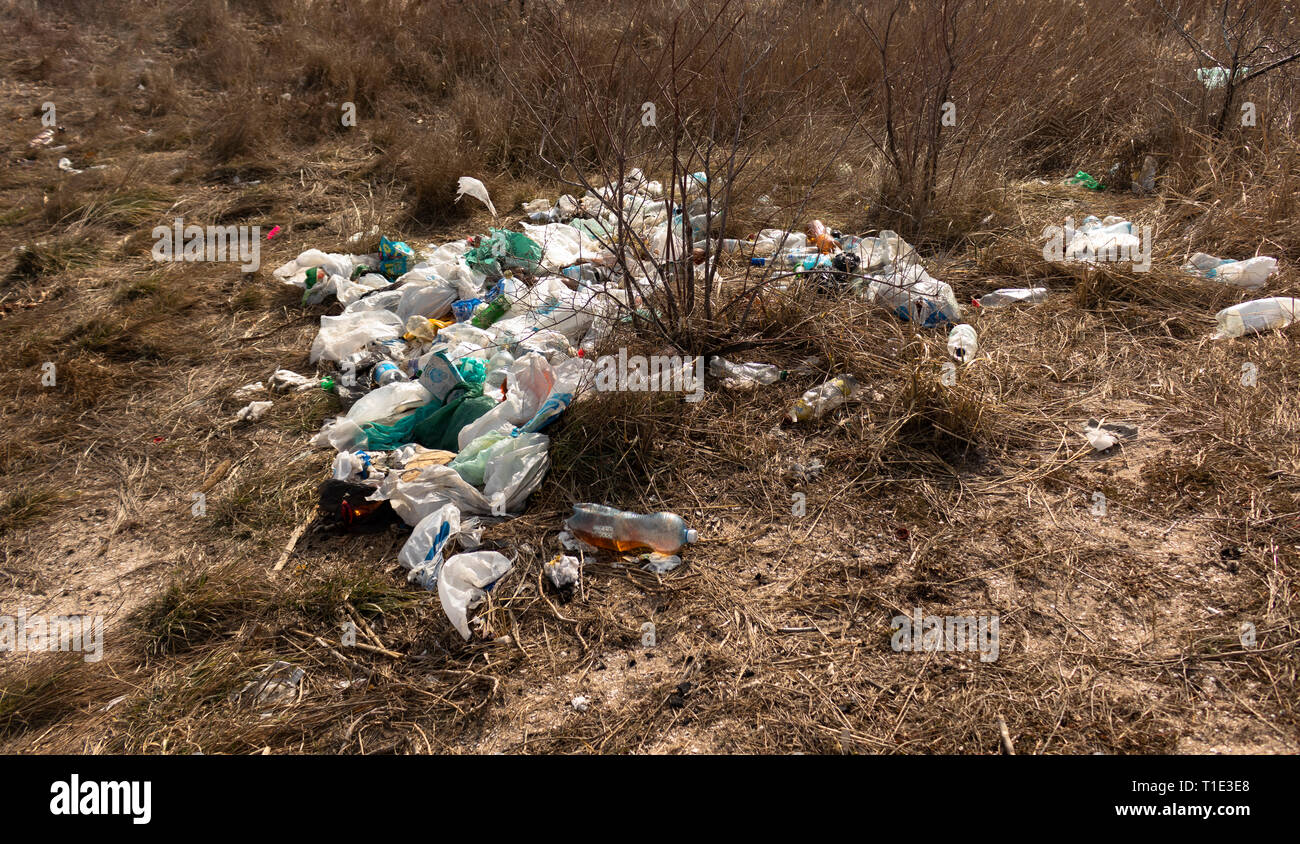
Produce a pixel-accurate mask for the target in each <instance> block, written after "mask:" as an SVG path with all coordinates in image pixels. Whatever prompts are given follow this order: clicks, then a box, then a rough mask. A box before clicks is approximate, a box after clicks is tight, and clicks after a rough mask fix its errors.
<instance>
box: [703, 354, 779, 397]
mask: <svg viewBox="0 0 1300 844" xmlns="http://www.w3.org/2000/svg"><path fill="white" fill-rule="evenodd" d="M709 374H710V375H712V376H713V377H714V378H717V379H719V380H720V381H722V385H723V386H724V387H726V388H727V389H729V390H748V389H753V388H754V387H757V386H759V385H760V384H775V383H776V382H777V381H782V380H784V379H785V377H786V375H787V373H786V371H785V370H784V369H778V368H777V367H775V366H772V365H771V364H767V363H732V362H730V361H728V360H726V359H724V358H720V357H714V358H710V359H709Z"/></svg>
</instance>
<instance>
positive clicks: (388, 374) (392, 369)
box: [370, 360, 410, 387]
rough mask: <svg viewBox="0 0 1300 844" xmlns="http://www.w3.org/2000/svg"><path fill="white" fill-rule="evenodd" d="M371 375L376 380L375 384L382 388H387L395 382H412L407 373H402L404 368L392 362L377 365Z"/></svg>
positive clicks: (385, 361)
mask: <svg viewBox="0 0 1300 844" xmlns="http://www.w3.org/2000/svg"><path fill="white" fill-rule="evenodd" d="M370 375H371V377H372V378H374V380H375V383H376V384H378V385H379V386H381V387H387V386H388V385H389V384H391V383H393V382H394V381H407V380H410V379H408V378H407V376H406V373H405V372H403V371H402V368H401V367H400V366H398V365H397V364H395V363H393V362H392V361H390V360H384V361H380V362H379V363H377V364H375V368H374V369H373V370H371V373H370Z"/></svg>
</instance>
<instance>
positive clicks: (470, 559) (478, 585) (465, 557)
mask: <svg viewBox="0 0 1300 844" xmlns="http://www.w3.org/2000/svg"><path fill="white" fill-rule="evenodd" d="M508 571H510V560H508V559H506V557H505V556H504V555H502V554H498V553H497V552H496V551H474V552H473V553H470V554H457V555H456V556H454V557H452V558H451V559H450V560H448V561H447V562H446V563H445V564H443V567H442V572H441V573H440V574H439V575H438V600H439V601H441V602H442V611H443V612H445V613H446V614H447V618H449V619H450V620H451V624H452V626H453V627H455V628H456V632H458V633H460V635H461V638H463V639H465V640H466V641H468V640H469V618H468V614H469V610H470V609H471V608H473V607H476V606H478V605H479V603H481V602H482V600H483V599H484V598H485V597H486V596H487V592H486V591H484V590H485V589H486V588H490V587H491V586H492V584H494V583H496V582H497V581H498V580H500V579H501V578H502V577H504V576H505V574H506V572H508Z"/></svg>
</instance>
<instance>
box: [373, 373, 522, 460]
mask: <svg viewBox="0 0 1300 844" xmlns="http://www.w3.org/2000/svg"><path fill="white" fill-rule="evenodd" d="M496 405H497V400H496V398H495V397H493V396H485V395H483V385H482V384H465V385H463V386H460V387H457V388H456V389H455V390H453V391H452V392H451V393H449V394H448V395H447V401H446V402H445V403H444V404H441V405H439V404H438V403H437V402H436V401H432V402H429V403H428V404H426V405H425V406H424V407H421V408H418V409H417V410H415V411H414V412H412V413H410V414H407V415H406V416H403V417H402V418H400V419H398V420H397V421H396V422H394V423H393V424H391V425H381V424H379V423H376V422H372V423H370V424H368V425H363V426H362V431H363V432H364V433H365V435H366V447H367V448H370V449H372V450H374V451H389V450H392V449H394V448H400V447H402V446H404V445H406V444H407V443H419V444H420V445H422V446H424V447H425V448H436V449H441V450H443V451H451V452H454V451H456V450H458V449H459V444H458V443H457V442H456V437H457V435H459V434H460V429H461V428H464V427H465V426H466V425H468V424H469V423H471V422H473V421H474V420H476V419H478V418H479V417H480V416H482V415H483V414H485V413H487V412H488V411H489V410H491V409H492V408H494V407H496Z"/></svg>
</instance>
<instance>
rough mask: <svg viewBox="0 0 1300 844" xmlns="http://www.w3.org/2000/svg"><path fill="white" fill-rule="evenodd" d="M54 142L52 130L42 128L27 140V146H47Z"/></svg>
mask: <svg viewBox="0 0 1300 844" xmlns="http://www.w3.org/2000/svg"><path fill="white" fill-rule="evenodd" d="M52 143H54V130H53V129H42V130H41V131H40V132H39V133H38V134H37V135H36V137H34V138H32V139H31V140H30V141H28V142H27V145H28V146H29V147H47V146H49V145H50V144H52Z"/></svg>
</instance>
